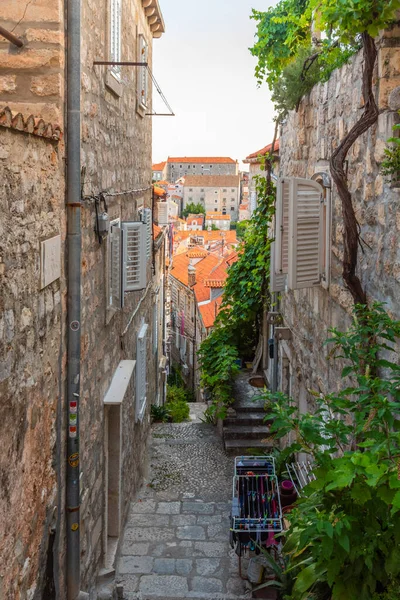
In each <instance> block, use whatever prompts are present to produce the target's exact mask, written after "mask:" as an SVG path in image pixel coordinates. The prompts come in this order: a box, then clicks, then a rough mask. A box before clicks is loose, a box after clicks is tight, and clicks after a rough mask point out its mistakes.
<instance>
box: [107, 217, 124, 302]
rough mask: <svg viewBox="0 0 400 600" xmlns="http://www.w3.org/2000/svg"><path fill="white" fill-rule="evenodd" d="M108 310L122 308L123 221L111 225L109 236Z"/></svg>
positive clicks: (115, 221) (118, 220)
mask: <svg viewBox="0 0 400 600" xmlns="http://www.w3.org/2000/svg"><path fill="white" fill-rule="evenodd" d="M107 308H111V309H114V310H118V309H119V308H121V220H120V219H115V220H114V221H111V223H110V235H109V236H108V291H107Z"/></svg>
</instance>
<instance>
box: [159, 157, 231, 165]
mask: <svg viewBox="0 0 400 600" xmlns="http://www.w3.org/2000/svg"><path fill="white" fill-rule="evenodd" d="M167 162H169V163H194V164H199V163H209V164H211V165H212V164H213V163H214V164H215V163H218V164H225V163H230V164H232V163H233V164H236V161H235V160H233V159H232V158H229V157H227V156H214V157H210V156H178V157H176V156H168V159H167Z"/></svg>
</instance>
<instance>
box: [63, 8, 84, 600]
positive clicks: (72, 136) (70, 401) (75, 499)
mask: <svg viewBox="0 0 400 600" xmlns="http://www.w3.org/2000/svg"><path fill="white" fill-rule="evenodd" d="M80 10H81V6H80V0H68V2H67V44H68V45H67V147H66V156H67V177H66V181H67V252H68V257H67V260H68V272H67V290H68V304H67V310H68V317H67V345H68V352H67V359H68V362H67V466H66V474H67V482H66V484H67V492H66V512H67V515H66V517H67V576H66V582H67V599H68V600H83V599H84V598H89V595H88V594H85V593H84V592H81V591H80V514H79V511H80V490H79V471H80V464H79V403H80V395H79V394H80V367H81V364H80V361H81V174H80V173H81V158H80V150H81V135H80V134H81V131H80V129H81V120H80V93H81V91H80V87H81V67H80V59H81V52H80V44H81V39H80V38H81V32H80Z"/></svg>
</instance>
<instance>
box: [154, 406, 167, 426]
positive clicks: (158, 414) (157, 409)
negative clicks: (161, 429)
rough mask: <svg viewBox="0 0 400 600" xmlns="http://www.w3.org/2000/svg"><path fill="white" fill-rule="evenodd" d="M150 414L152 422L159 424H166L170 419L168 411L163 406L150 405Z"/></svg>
mask: <svg viewBox="0 0 400 600" xmlns="http://www.w3.org/2000/svg"><path fill="white" fill-rule="evenodd" d="M150 414H151V418H152V420H153V421H156V422H159V423H166V422H167V421H168V420H169V418H170V414H169V410H168V408H167V407H166V406H165V405H164V406H156V405H155V404H152V405H151V409H150Z"/></svg>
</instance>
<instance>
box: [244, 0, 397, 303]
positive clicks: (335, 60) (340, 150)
mask: <svg viewBox="0 0 400 600" xmlns="http://www.w3.org/2000/svg"><path fill="white" fill-rule="evenodd" d="M399 8H400V0H281V1H280V2H278V4H277V5H276V6H275V7H274V8H270V9H269V10H268V11H267V12H257V11H253V14H252V18H254V19H255V20H256V21H257V22H258V25H257V41H256V43H255V45H254V46H253V48H251V52H252V54H253V55H254V56H256V57H257V58H258V64H257V67H256V77H257V80H258V81H259V82H260V81H262V80H263V79H266V81H267V82H268V84H269V86H270V88H271V90H272V92H273V94H274V97H275V99H276V100H278V104H277V107H278V110H279V112H280V114H281V115H282V114H284V113H285V111H287V110H289V109H290V108H291V107H293V104H294V102H293V96H296V91H295V85H296V83H295V78H294V77H293V73H295V70H296V69H295V67H296V62H297V69H298V70H299V61H302V62H303V66H302V68H301V72H300V76H299V78H298V86H299V88H298V93H299V94H301V93H306V92H307V91H308V85H312V84H313V83H315V81H323V80H325V79H326V78H327V77H328V76H329V74H330V73H331V72H332V70H333V69H334V68H336V67H338V66H340V65H341V64H343V63H344V62H345V61H346V60H348V58H349V57H350V56H351V54H352V52H355V51H356V50H357V48H359V47H360V45H361V50H362V53H363V58H364V67H363V74H362V92H363V98H364V110H363V113H362V115H361V117H360V118H359V120H358V121H357V122H356V124H355V125H354V126H353V127H352V128H351V130H350V131H349V132H348V133H347V134H346V135H345V136H344V138H343V139H342V140H339V141H338V143H337V144H335V146H336V149H335V150H334V152H333V154H332V156H331V159H330V169H331V174H332V178H333V180H334V182H335V184H336V187H337V190H338V194H339V197H340V200H341V203H342V213H343V225H344V231H343V242H344V253H343V280H344V282H345V284H346V286H347V288H348V289H349V291H350V293H351V294H352V296H353V299H354V302H355V303H356V304H361V305H365V304H366V301H367V299H366V294H365V291H364V289H363V288H362V285H361V282H360V280H359V278H358V275H357V274H356V268H357V258H358V246H359V244H360V235H359V225H358V223H357V219H356V216H355V212H354V208H353V204H352V197H351V193H350V190H349V187H348V183H347V176H346V171H345V161H346V157H347V154H348V152H349V150H350V148H351V147H352V145H353V144H354V142H355V141H356V140H357V139H358V138H359V137H360V136H361V135H362V134H363V133H365V132H366V131H368V129H369V128H370V127H371V126H372V125H373V124H374V123H375V122H376V121H377V119H378V108H377V105H376V102H375V97H374V93H373V86H372V76H373V70H374V66H375V63H376V57H377V50H376V46H375V41H374V37H375V36H377V35H378V33H379V31H380V30H381V29H384V28H386V27H388V26H390V25H391V24H392V23H393V22H394V20H395V17H396V11H397V10H398V9H399ZM307 52H310V55H309V56H308V57H306V58H304V56H305V54H306V53H307ZM303 58H304V61H303ZM285 69H286V70H285ZM307 77H308V78H309V79H308V81H307ZM307 84H308V85H307ZM285 86H286V89H285ZM288 88H289V90H290V91H291V94H287V97H288V98H289V99H290V102H289V104H285V103H283V106H282V98H284V97H285V91H287V89H288ZM297 98H298V100H297V102H298V101H299V99H300V98H299V96H298V95H297Z"/></svg>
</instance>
